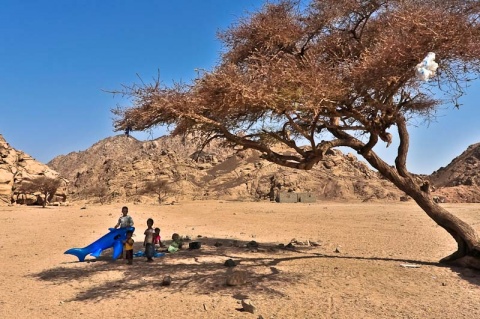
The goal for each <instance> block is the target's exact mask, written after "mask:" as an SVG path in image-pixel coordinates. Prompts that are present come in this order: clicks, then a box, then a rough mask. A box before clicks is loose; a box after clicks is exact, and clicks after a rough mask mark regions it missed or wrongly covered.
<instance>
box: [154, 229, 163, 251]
mask: <svg viewBox="0 0 480 319" xmlns="http://www.w3.org/2000/svg"><path fill="white" fill-rule="evenodd" d="M153 245H154V246H155V249H158V248H162V247H164V246H163V243H162V237H160V228H158V227H157V228H155V235H153Z"/></svg>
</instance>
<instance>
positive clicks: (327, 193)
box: [48, 134, 403, 203]
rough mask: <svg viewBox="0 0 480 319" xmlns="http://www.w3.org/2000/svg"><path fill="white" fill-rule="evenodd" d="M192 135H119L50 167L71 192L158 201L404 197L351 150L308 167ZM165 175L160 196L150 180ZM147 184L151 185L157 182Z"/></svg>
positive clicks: (95, 197)
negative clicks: (203, 142)
mask: <svg viewBox="0 0 480 319" xmlns="http://www.w3.org/2000/svg"><path fill="white" fill-rule="evenodd" d="M199 149H200V143H199V142H198V141H196V140H195V139H194V138H183V139H182V138H180V137H169V136H165V137H161V138H158V139H156V140H150V141H144V142H142V141H138V140H136V139H135V138H133V137H132V136H126V135H123V134H122V135H117V136H113V137H109V138H106V139H104V140H102V141H99V142H97V143H95V144H94V145H93V146H92V147H90V148H89V149H87V150H85V151H81V152H73V153H70V154H68V155H62V156H58V157H56V158H54V159H53V160H52V161H50V162H49V163H48V165H49V166H50V167H51V168H52V169H54V170H56V171H58V172H59V173H60V174H61V175H62V176H65V177H66V178H67V179H68V180H70V185H69V191H70V193H69V196H70V197H69V198H70V199H71V200H87V201H100V202H112V201H113V202H125V201H129V202H132V201H133V202H143V203H153V202H155V201H157V200H159V199H162V200H165V201H170V202H173V201H176V200H180V199H232V200H259V199H274V197H275V195H276V194H277V193H278V192H280V191H293V192H311V193H314V194H315V197H316V198H317V200H322V199H323V200H325V199H327V200H340V199H359V200H375V199H382V200H385V199H387V200H399V198H400V196H401V195H403V194H402V192H400V191H399V190H398V189H397V188H396V187H395V186H394V185H393V184H391V183H390V182H389V181H387V180H385V179H383V178H382V177H381V176H379V175H378V174H377V173H376V172H375V171H373V170H371V169H370V168H369V167H368V166H367V165H366V164H365V163H363V162H361V161H359V160H357V158H356V157H355V156H354V155H352V154H348V155H344V154H343V153H342V152H340V151H337V150H335V151H331V152H329V154H328V155H327V158H326V160H325V161H323V162H321V163H320V164H319V165H317V166H316V167H315V168H314V169H312V170H309V171H303V170H295V169H290V168H286V167H281V166H278V165H276V164H272V163H270V162H268V161H266V160H263V159H261V158H260V156H259V155H260V154H259V153H258V152H257V151H254V150H246V151H234V150H232V149H230V148H225V147H222V145H221V144H220V143H219V142H214V143H212V144H211V145H209V146H207V147H206V148H204V149H203V150H202V151H199ZM285 151H286V150H285ZM159 180H160V181H165V183H159V184H158V185H163V184H165V185H166V186H165V187H164V189H163V190H158V194H152V193H147V192H146V189H147V187H146V186H147V184H148V183H152V182H154V181H159ZM148 189H150V190H151V187H149V188H148Z"/></svg>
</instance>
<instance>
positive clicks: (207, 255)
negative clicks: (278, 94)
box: [33, 238, 479, 301]
mask: <svg viewBox="0 0 480 319" xmlns="http://www.w3.org/2000/svg"><path fill="white" fill-rule="evenodd" d="M201 242H202V247H201V249H191V250H190V249H188V250H182V251H180V252H178V253H175V254H168V253H167V254H166V255H165V256H164V257H159V258H155V260H154V262H151V263H148V262H146V260H145V258H143V257H137V258H134V264H133V265H126V263H125V260H116V261H113V260H112V259H111V255H110V256H109V255H108V254H107V255H105V256H102V257H100V258H98V259H88V260H86V262H83V263H81V262H69V263H65V264H64V266H60V267H56V268H53V269H49V270H45V271H42V272H40V273H37V274H34V275H33V277H34V278H37V279H38V280H42V281H47V282H52V283H54V284H72V282H75V281H76V282H78V283H81V282H88V283H89V284H91V283H92V282H98V284H96V285H94V286H92V287H90V288H87V289H86V290H82V291H81V292H79V293H78V294H77V295H76V296H75V297H74V298H72V299H71V300H69V301H88V300H94V301H100V300H104V299H108V298H112V297H118V296H119V295H121V294H122V293H126V292H128V291H151V290H159V289H161V290H164V291H171V292H173V291H175V292H178V291H189V292H193V293H195V294H211V293H222V294H232V297H233V298H236V299H242V298H244V297H246V296H248V295H249V294H251V293H252V292H261V293H263V294H268V295H271V297H280V296H283V295H284V294H283V292H282V287H284V286H285V285H288V284H291V283H297V282H299V281H300V280H303V279H305V277H306V276H307V275H305V274H301V273H296V274H292V273H291V272H289V273H286V272H282V271H281V270H279V269H278V268H277V266H278V265H279V264H280V263H283V262H288V261H294V260H303V259H319V258H327V259H332V260H333V259H352V260H360V261H361V260H377V261H395V262H401V263H414V264H419V265H426V266H437V267H438V266H442V265H440V264H438V263H434V262H425V261H418V260H409V259H395V258H378V257H355V256H345V255H326V254H321V253H318V252H314V251H312V250H311V249H310V248H302V247H301V246H299V247H295V248H293V249H285V248H280V247H279V246H278V245H277V244H273V243H262V244H260V245H259V248H251V247H250V248H247V247H246V244H247V242H241V241H238V242H237V241H235V242H236V243H235V244H232V243H233V242H232V240H227V239H218V238H208V239H207V238H202V239H201ZM141 248H142V247H141V245H140V244H136V245H135V248H134V249H135V251H138V250H140V249H141ZM228 259H232V260H234V261H235V262H236V264H237V266H236V267H234V268H232V269H230V271H231V270H233V271H241V272H244V273H245V274H246V278H247V279H246V282H245V283H244V284H242V285H239V286H235V287H230V286H227V285H226V278H227V272H228V271H229V270H228V269H229V268H228V267H226V266H225V265H224V263H225V261H226V260H228ZM115 271H116V272H120V274H121V278H120V279H117V280H107V279H98V276H101V275H102V273H105V272H115ZM457 272H459V271H458V270H457ZM461 273H462V272H461V271H460V272H459V275H460V276H462V275H461ZM468 274H470V275H469V276H465V279H467V280H468V281H470V282H472V283H474V284H476V285H479V279H478V277H477V276H472V275H471V272H469V273H468ZM165 276H170V277H171V278H172V283H171V285H170V286H163V285H162V282H163V279H164V277H165ZM462 277H463V276H462Z"/></svg>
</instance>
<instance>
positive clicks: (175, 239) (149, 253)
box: [119, 207, 183, 265]
mask: <svg viewBox="0 0 480 319" xmlns="http://www.w3.org/2000/svg"><path fill="white" fill-rule="evenodd" d="M125 208H126V207H123V208H122V213H123V214H124V215H123V217H125V216H126V214H128V208H127V209H126V213H125ZM128 217H130V216H128ZM130 220H131V217H130ZM119 224H120V221H119ZM129 226H133V220H132V221H131V224H130V225H129ZM126 235H127V236H126V239H125V240H124V241H123V245H124V246H123V249H124V252H125V259H127V263H128V264H129V265H131V264H133V244H134V243H135V241H134V240H133V238H132V237H133V231H127V233H126ZM144 235H145V239H144V240H143V247H145V251H144V254H145V257H147V262H152V261H153V257H154V255H155V251H160V250H161V249H162V248H165V245H164V244H163V243H162V238H161V236H160V228H158V227H157V228H155V229H154V228H153V219H152V218H149V219H147V229H146V230H145V232H144ZM182 244H183V243H182V239H181V237H180V235H179V234H177V233H174V234H173V235H172V242H171V243H170V245H169V246H168V248H167V249H166V250H165V252H169V253H174V252H177V251H178V250H179V249H181V248H182Z"/></svg>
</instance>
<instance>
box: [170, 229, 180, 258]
mask: <svg viewBox="0 0 480 319" xmlns="http://www.w3.org/2000/svg"><path fill="white" fill-rule="evenodd" d="M182 245H183V242H182V239H181V238H180V235H179V234H177V233H174V234H173V235H172V242H171V243H170V246H168V252H169V253H176V252H177V251H178V250H180V249H181V248H182Z"/></svg>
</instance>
